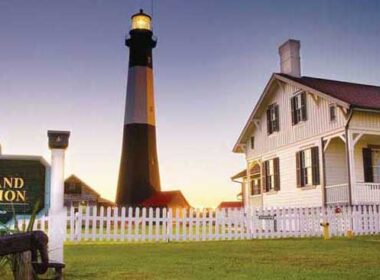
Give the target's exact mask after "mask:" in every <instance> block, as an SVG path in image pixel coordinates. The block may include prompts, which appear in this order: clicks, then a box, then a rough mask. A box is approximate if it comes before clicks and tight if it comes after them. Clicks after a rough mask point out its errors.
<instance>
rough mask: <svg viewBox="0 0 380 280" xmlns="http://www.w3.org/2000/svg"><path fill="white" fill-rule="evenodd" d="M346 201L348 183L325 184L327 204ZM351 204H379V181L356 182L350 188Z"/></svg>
mask: <svg viewBox="0 0 380 280" xmlns="http://www.w3.org/2000/svg"><path fill="white" fill-rule="evenodd" d="M348 202H349V189H348V184H339V185H333V186H326V203H327V204H346V203H348ZM352 204H354V205H365V204H380V183H356V184H355V186H354V187H353V188H352Z"/></svg>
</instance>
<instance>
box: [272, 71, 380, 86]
mask: <svg viewBox="0 0 380 280" xmlns="http://www.w3.org/2000/svg"><path fill="white" fill-rule="evenodd" d="M275 74H277V75H281V76H284V77H288V78H290V79H301V80H302V79H303V78H306V79H314V80H321V81H327V82H334V83H342V84H350V85H357V86H365V87H374V88H380V85H373V84H363V83H354V82H349V81H342V80H333V79H326V78H320V77H312V76H301V77H293V76H291V75H288V74H284V73H275Z"/></svg>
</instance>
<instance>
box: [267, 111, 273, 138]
mask: <svg viewBox="0 0 380 280" xmlns="http://www.w3.org/2000/svg"><path fill="white" fill-rule="evenodd" d="M270 111H271V110H270V107H269V108H268V109H267V132H268V134H272V125H271V119H270Z"/></svg>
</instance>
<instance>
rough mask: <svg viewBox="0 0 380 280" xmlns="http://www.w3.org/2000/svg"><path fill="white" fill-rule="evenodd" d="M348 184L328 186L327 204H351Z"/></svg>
mask: <svg viewBox="0 0 380 280" xmlns="http://www.w3.org/2000/svg"><path fill="white" fill-rule="evenodd" d="M349 198H350V195H349V192H348V184H339V185H333V186H326V203H327V204H346V203H348V202H349Z"/></svg>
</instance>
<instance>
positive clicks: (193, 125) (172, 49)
mask: <svg viewBox="0 0 380 280" xmlns="http://www.w3.org/2000/svg"><path fill="white" fill-rule="evenodd" d="M153 1H154V3H153V25H154V33H155V35H156V36H157V37H158V45H157V47H156V48H155V49H154V52H153V60H154V74H155V95H156V114H157V115H156V121H157V141H158V157H159V164H160V172H161V185H162V189H163V190H174V189H179V190H181V191H182V192H183V193H184V195H185V196H186V197H187V199H188V200H189V202H190V204H191V205H192V206H195V207H203V206H207V207H215V206H217V205H218V204H219V203H220V202H221V201H223V200H235V199H236V195H237V193H239V191H240V186H239V184H237V183H233V182H231V180H230V177H231V176H232V175H234V174H235V173H237V172H239V171H241V170H242V169H244V168H245V157H244V155H243V154H234V153H233V152H232V148H233V146H234V144H235V141H236V140H237V138H238V136H239V134H240V132H241V130H242V128H243V126H244V125H245V122H246V121H247V119H248V116H249V114H250V112H251V111H252V109H253V107H254V105H255V102H256V101H257V100H258V98H259V96H260V94H261V92H262V90H263V88H264V87H265V84H266V82H267V81H268V79H269V78H270V76H271V74H272V73H273V72H278V71H279V57H278V46H279V45H281V44H282V43H283V42H285V41H286V40H287V39H289V38H293V39H298V40H300V41H301V63H302V70H301V71H302V75H306V76H314V77H323V78H329V79H338V80H346V81H353V82H359V83H369V84H376V85H380V67H379V65H380V53H379V49H380V16H379V14H380V1H369V0H356V1H352V0H335V1H325V0H318V1H272V0H266V1H253V0H239V1H230V0H228V1H227V0H207V1H205V0H192V1H186V0H153ZM140 8H144V10H145V11H146V12H148V13H149V14H152V5H151V1H147V0H140V1H132V0H123V1H121V0H120V1H119V0H112V1H110V0H81V1H74V0H67V1H57V0H0V114H1V116H0V145H1V146H2V152H3V154H17V155H42V156H43V157H44V158H45V159H47V160H48V161H50V151H49V149H48V145H47V130H49V129H53V130H69V131H71V137H70V146H69V148H68V150H67V153H66V171H65V174H66V176H67V177H68V176H69V175H70V174H76V175H77V176H78V177H80V178H81V179H82V180H83V181H85V182H86V183H88V184H89V185H90V186H92V187H93V188H94V189H95V190H96V191H98V192H99V193H100V194H101V195H102V196H104V197H105V198H108V199H111V200H114V198H115V192H116V184H117V176H118V169H119V164H120V155H121V141H122V129H123V119H124V104H125V94H126V82H127V73H128V48H127V47H125V46H124V38H125V36H126V35H127V34H128V31H129V28H130V17H131V15H132V14H134V13H136V12H137V11H138V10H139V9H140Z"/></svg>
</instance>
